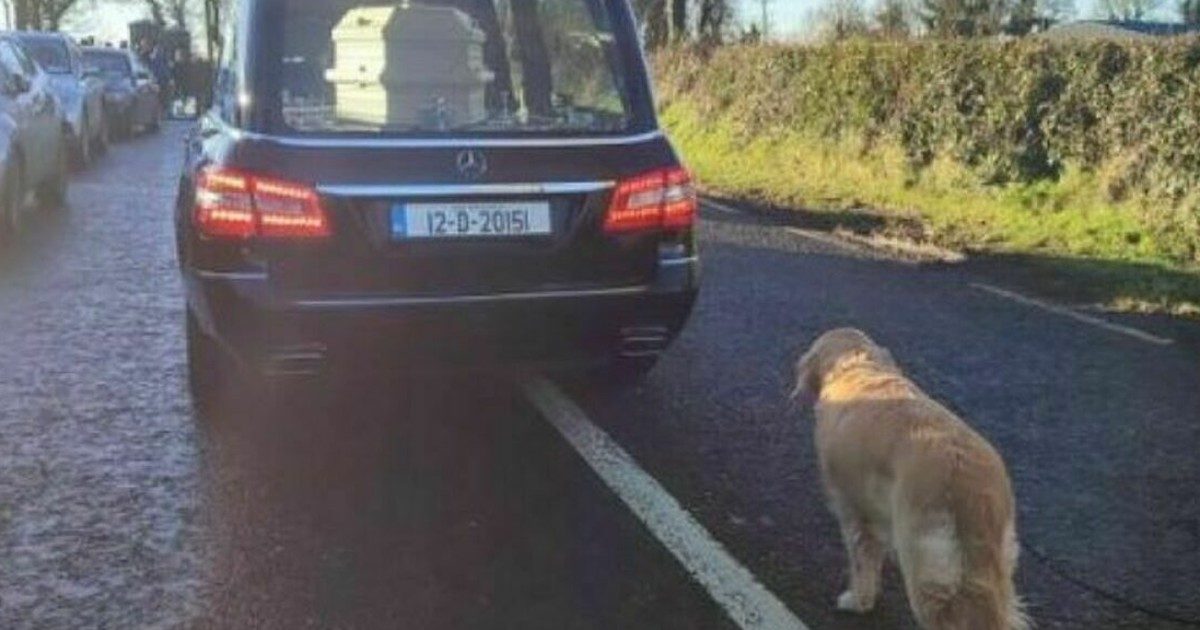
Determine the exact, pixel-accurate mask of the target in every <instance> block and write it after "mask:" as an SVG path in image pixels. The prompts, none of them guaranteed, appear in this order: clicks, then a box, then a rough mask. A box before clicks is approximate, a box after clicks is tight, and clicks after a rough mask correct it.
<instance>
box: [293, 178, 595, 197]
mask: <svg viewBox="0 0 1200 630" xmlns="http://www.w3.org/2000/svg"><path fill="white" fill-rule="evenodd" d="M615 186H616V182H611V181H609V182H543V183H529V184H377V185H376V184H361V185H360V184H346V185H342V184H329V185H318V186H317V190H319V191H321V193H322V194H325V195H332V196H335V197H454V196H478V195H572V194H583V193H594V192H599V191H602V190H610V189H612V188H614V187H615Z"/></svg>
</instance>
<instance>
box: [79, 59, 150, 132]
mask: <svg viewBox="0 0 1200 630" xmlns="http://www.w3.org/2000/svg"><path fill="white" fill-rule="evenodd" d="M83 62H84V66H85V68H86V69H87V71H88V73H89V74H92V73H94V74H97V75H98V76H99V77H100V78H101V80H103V82H104V110H105V113H106V114H107V116H108V128H109V129H110V130H111V131H112V133H113V135H114V136H115V137H117V138H128V137H130V136H132V135H133V132H134V130H135V129H138V128H141V129H144V130H146V131H150V132H154V131H158V128H159V126H160V125H161V121H162V104H161V101H160V99H159V87H158V83H156V82H155V81H154V77H153V75H151V74H150V71H149V70H147V69H146V67H145V66H144V65H142V62H141V61H139V60H138V58H137V57H136V56H135V55H134V54H133V53H131V52H129V51H128V50H119V49H116V48H84V49H83Z"/></svg>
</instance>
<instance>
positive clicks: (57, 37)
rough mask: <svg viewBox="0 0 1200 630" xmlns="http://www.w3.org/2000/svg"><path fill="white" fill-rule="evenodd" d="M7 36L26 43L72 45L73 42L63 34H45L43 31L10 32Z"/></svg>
mask: <svg viewBox="0 0 1200 630" xmlns="http://www.w3.org/2000/svg"><path fill="white" fill-rule="evenodd" d="M7 34H8V35H9V36H11V37H15V38H17V39H23V40H26V41H34V40H39V39H40V40H46V41H56V42H65V43H70V42H71V41H72V40H71V38H70V37H67V36H66V35H63V34H62V33H45V32H42V31H8V32H7Z"/></svg>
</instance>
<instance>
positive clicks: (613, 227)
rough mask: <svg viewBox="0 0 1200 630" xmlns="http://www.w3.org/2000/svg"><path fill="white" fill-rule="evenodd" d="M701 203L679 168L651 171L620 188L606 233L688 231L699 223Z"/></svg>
mask: <svg viewBox="0 0 1200 630" xmlns="http://www.w3.org/2000/svg"><path fill="white" fill-rule="evenodd" d="M698 203H699V202H698V200H697V198H696V189H695V187H694V186H693V185H692V176H691V174H689V173H688V172H687V170H685V169H682V168H678V167H676V168H668V169H660V170H656V171H651V172H649V173H645V174H643V175H638V176H637V177H632V178H629V179H626V180H623V181H621V182H620V183H619V184H617V189H616V192H614V193H613V198H612V203H611V204H610V206H609V208H608V214H607V215H606V216H605V219H604V231H605V232H607V233H609V234H624V233H628V232H640V231H648V230H671V231H674V230H683V229H687V228H689V227H691V226H692V225H693V224H694V223H695V222H696V210H697V206H698Z"/></svg>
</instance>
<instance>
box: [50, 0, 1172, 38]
mask: <svg viewBox="0 0 1200 630" xmlns="http://www.w3.org/2000/svg"><path fill="white" fill-rule="evenodd" d="M768 1H769V3H770V12H771V20H772V24H773V25H774V26H773V27H772V28H773V29H775V34H777V35H782V36H784V37H796V36H800V35H803V34H804V33H805V32H806V30H807V27H808V22H809V21H810V17H811V15H812V11H813V9H815V8H816V7H818V6H820V5H821V4H822V3H823V2H825V1H827V0H768ZM864 1H865V2H866V3H867V5H868V6H870V5H871V4H872V3H873V2H874V1H875V0H864ZM1096 1H1097V0H1075V13H1076V17H1077V18H1081V19H1083V18H1090V17H1094V12H1095V6H1096ZM736 2H738V10H739V15H740V17H741V18H742V20H743V21H744V22H746V21H750V20H753V21H756V22H757V21H759V20H760V19H761V15H762V0H736ZM1174 5H1175V2H1174V0H1163V6H1164V8H1167V7H1173V6H1174ZM144 6H145V5H144V4H143V3H141V2H129V1H126V2H112V0H79V8H80V9H82V10H79V11H76V12H75V16H77V17H76V19H74V20H68V22H69V23H68V24H67V25H66V26H67V30H69V31H70V32H72V33H73V34H76V35H99V36H100V38H101V40H102V41H104V40H107V41H120V40H122V39H125V38H127V37H128V24H129V22H130V21H131V20H135V19H138V18H141V17H145V16H146V10H145V8H144ZM1159 13H1160V15H1156V16H1155V17H1158V18H1162V19H1172V18H1173V17H1174V15H1172V12H1171V11H1169V10H1167V11H1160V12H1159Z"/></svg>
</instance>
